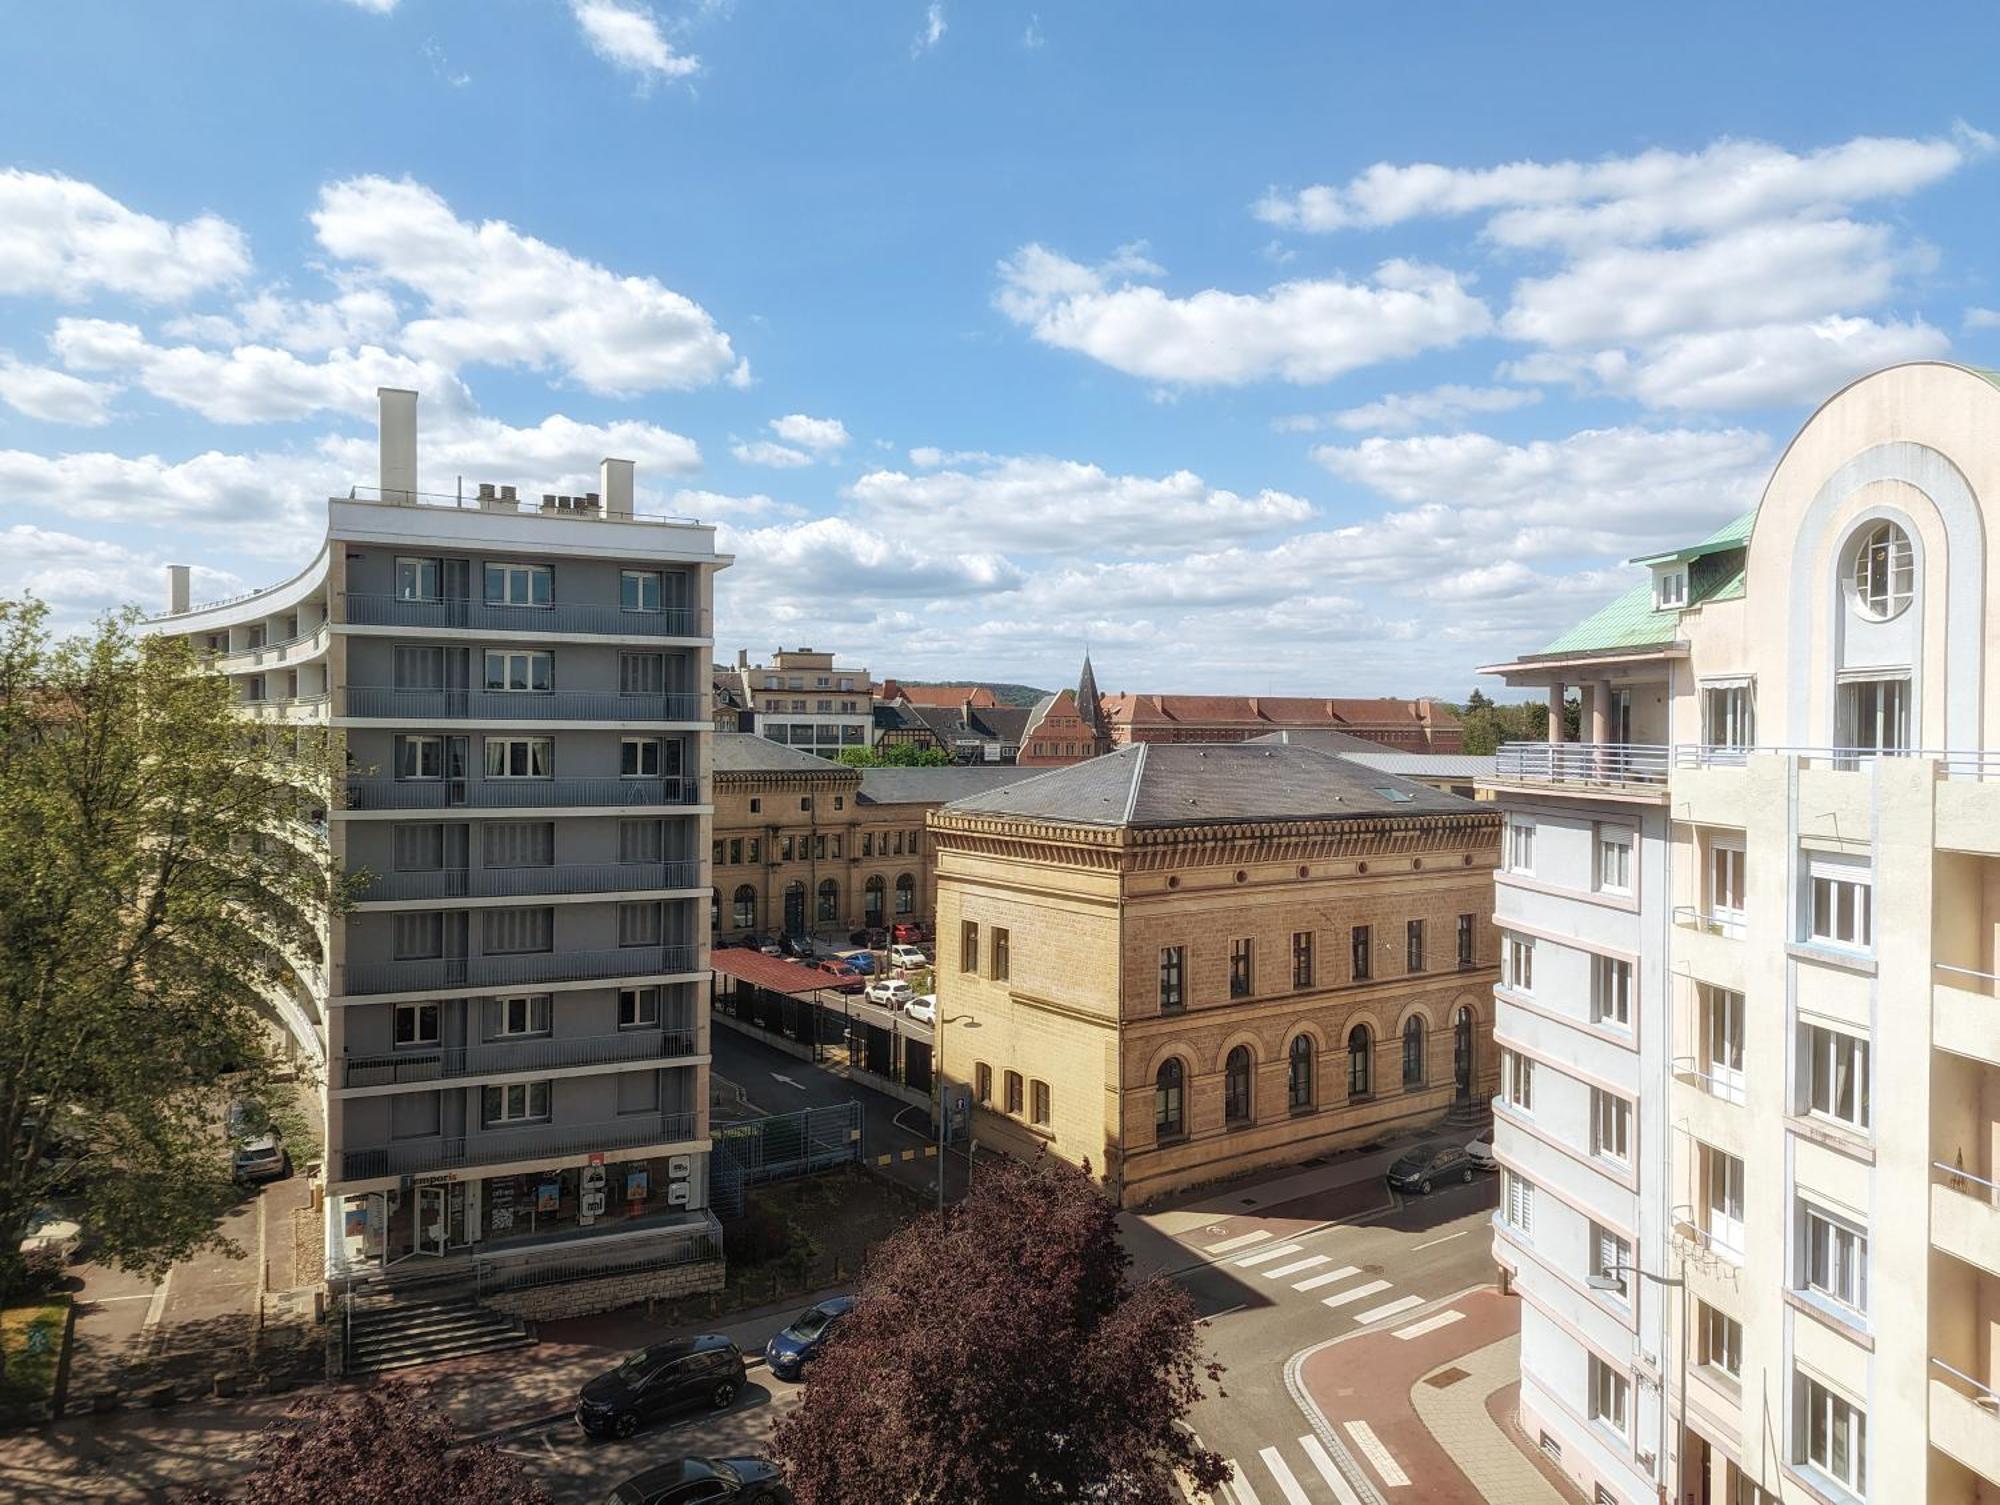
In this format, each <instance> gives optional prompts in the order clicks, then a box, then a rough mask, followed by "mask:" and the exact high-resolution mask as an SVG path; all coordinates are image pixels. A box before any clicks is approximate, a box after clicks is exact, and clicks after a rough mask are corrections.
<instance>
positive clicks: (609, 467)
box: [597, 460, 632, 517]
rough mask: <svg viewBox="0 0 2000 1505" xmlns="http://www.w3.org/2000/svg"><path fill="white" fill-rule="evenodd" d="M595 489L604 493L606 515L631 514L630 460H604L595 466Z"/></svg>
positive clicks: (620, 515)
mask: <svg viewBox="0 0 2000 1505" xmlns="http://www.w3.org/2000/svg"><path fill="white" fill-rule="evenodd" d="M597 489H598V490H599V491H601V492H603V493H604V515H605V516H606V517H630V516H631V515H632V462H631V461H630V460H606V461H605V462H604V463H603V464H602V465H600V466H598V467H597Z"/></svg>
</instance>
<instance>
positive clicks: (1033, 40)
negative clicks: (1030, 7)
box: [1021, 11, 1048, 52]
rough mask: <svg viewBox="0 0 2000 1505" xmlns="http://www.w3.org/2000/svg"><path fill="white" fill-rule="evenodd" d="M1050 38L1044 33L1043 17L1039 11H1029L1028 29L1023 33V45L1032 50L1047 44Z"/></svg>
mask: <svg viewBox="0 0 2000 1505" xmlns="http://www.w3.org/2000/svg"><path fill="white" fill-rule="evenodd" d="M1047 42H1048V38H1047V37H1045V36H1043V35H1042V17H1041V14H1040V12H1038V11H1029V12H1028V29H1027V30H1026V31H1024V32H1022V33H1021V45H1022V46H1023V47H1025V48H1027V49H1028V50H1029V51H1030V52H1034V51H1036V50H1037V49H1039V48H1041V47H1043V46H1045V45H1046V44H1047Z"/></svg>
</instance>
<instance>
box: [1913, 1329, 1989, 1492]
mask: <svg viewBox="0 0 2000 1505" xmlns="http://www.w3.org/2000/svg"><path fill="white" fill-rule="evenodd" d="M1930 1391H1931V1393H1930V1438H1931V1446H1933V1447H1935V1448H1936V1449H1937V1450H1938V1451H1939V1452H1941V1453H1944V1454H1945V1455H1947V1456H1948V1457H1951V1458H1955V1459H1957V1460H1958V1461H1959V1462H1960V1463H1962V1464H1964V1465H1965V1466H1966V1467H1967V1468H1969V1469H1971V1470H1972V1471H1973V1472H1974V1473H1975V1474H1978V1475H1979V1476H1980V1477H1981V1478H1982V1479H1986V1480H1988V1481H1989V1482H1991V1483H1994V1484H2000V1395H1996V1394H1995V1393H1994V1392H1993V1391H1992V1390H1990V1389H1988V1388H1987V1387H1986V1386H1985V1385H1983V1384H1981V1383H1980V1382H1979V1381H1978V1380H1976V1379H1974V1378H1973V1377H1972V1376H1971V1375H1969V1374H1967V1373H1965V1372H1964V1371H1963V1370H1961V1369H1957V1368H1954V1367H1953V1366H1952V1365H1950V1364H1947V1363H1946V1362H1945V1361H1944V1360H1943V1359H1932V1360H1931V1386H1930Z"/></svg>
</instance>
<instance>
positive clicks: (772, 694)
mask: <svg viewBox="0 0 2000 1505" xmlns="http://www.w3.org/2000/svg"><path fill="white" fill-rule="evenodd" d="M732 688H733V689H734V691H735V694H734V697H733V698H734V699H735V700H736V701H737V703H738V704H739V705H741V706H744V707H746V708H747V709H748V710H749V712H750V725H749V727H747V728H744V729H745V730H749V731H753V732H755V733H756V734H757V735H758V736H760V737H768V738H770V739H771V740H772V741H773V742H782V743H784V744H785V745H786V746H788V747H802V748H805V749H806V750H807V751H809V752H818V753H822V754H824V755H825V756H827V757H829V758H830V757H832V756H833V755H834V754H835V753H837V752H839V751H840V749H841V748H843V747H871V746H873V745H874V741H875V717H874V704H875V699H874V697H875V682H874V681H873V680H872V679H870V678H869V676H868V671H867V670H866V669H864V668H860V667H858V666H855V665H845V664H836V663H835V662H834V656H833V655H832V654H831V653H815V652H814V651H813V650H812V649H810V648H780V649H779V650H778V651H777V652H776V653H774V654H772V655H771V662H770V663H768V664H753V663H751V662H750V655H749V653H748V652H743V651H739V652H738V653H737V655H736V668H735V671H734V685H733V686H732ZM739 725H740V723H739Z"/></svg>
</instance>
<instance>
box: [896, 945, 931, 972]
mask: <svg viewBox="0 0 2000 1505" xmlns="http://www.w3.org/2000/svg"><path fill="white" fill-rule="evenodd" d="M889 965H890V966H892V967H928V966H929V965H930V962H929V961H928V960H926V959H925V957H924V953H923V952H922V950H921V949H919V948H918V947H916V946H905V945H903V944H902V943H901V942H898V943H897V944H896V945H893V946H891V947H890V948H889Z"/></svg>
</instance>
